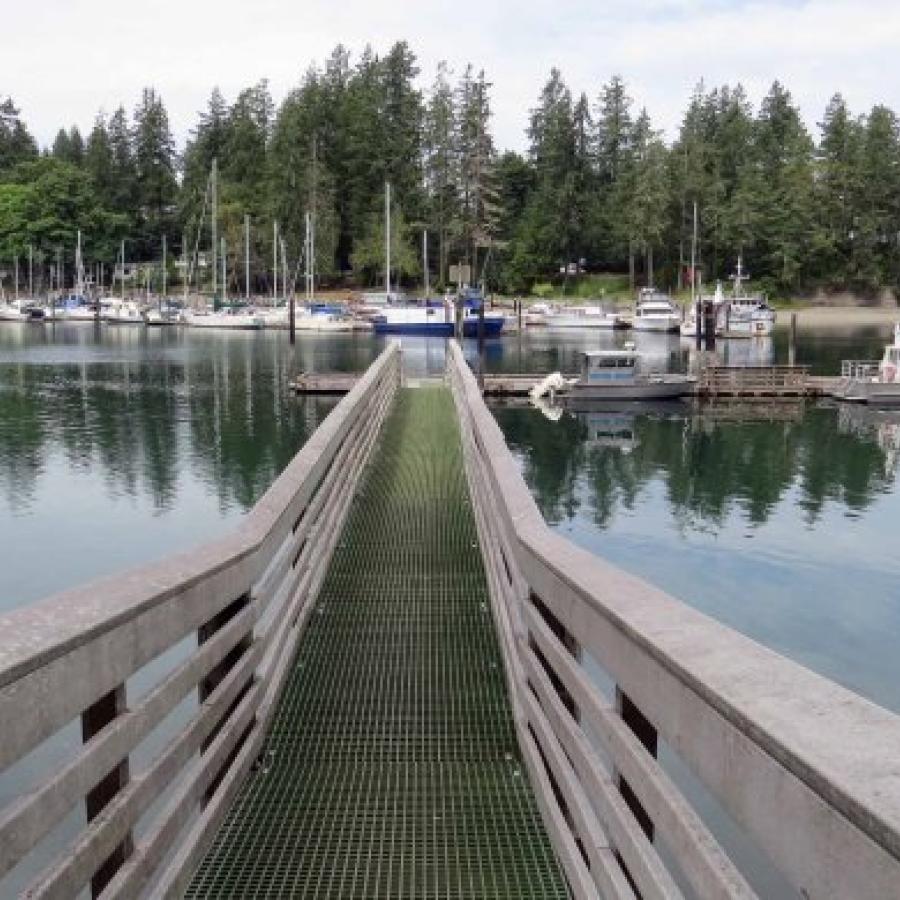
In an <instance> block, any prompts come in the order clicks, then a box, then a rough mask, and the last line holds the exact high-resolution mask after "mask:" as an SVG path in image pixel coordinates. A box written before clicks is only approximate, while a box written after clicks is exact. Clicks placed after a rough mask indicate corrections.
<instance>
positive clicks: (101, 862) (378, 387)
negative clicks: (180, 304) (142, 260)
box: [0, 344, 400, 897]
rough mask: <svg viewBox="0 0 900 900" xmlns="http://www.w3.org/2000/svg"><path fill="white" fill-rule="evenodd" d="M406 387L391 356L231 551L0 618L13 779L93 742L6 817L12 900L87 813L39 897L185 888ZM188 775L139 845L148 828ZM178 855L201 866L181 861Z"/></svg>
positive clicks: (227, 542) (268, 498) (8, 763)
mask: <svg viewBox="0 0 900 900" xmlns="http://www.w3.org/2000/svg"><path fill="white" fill-rule="evenodd" d="M399 379H400V365H399V347H398V346H397V345H395V344H391V345H390V346H389V347H388V348H387V349H386V350H385V351H384V352H383V353H382V354H381V355H380V356H379V358H378V359H377V360H376V361H375V362H374V363H373V364H372V366H371V367H370V368H369V370H368V371H367V372H366V373H365V375H363V376H362V377H361V378H360V379H359V381H358V382H357V383H356V384H355V386H354V387H353V389H352V390H351V391H350V393H348V394H347V395H346V396H345V397H344V398H343V399H342V400H341V401H340V403H338V404H337V406H336V407H335V408H334V409H333V410H332V412H331V413H330V414H329V416H328V417H327V418H326V419H325V420H324V422H323V423H322V424H321V425H320V426H319V428H318V429H317V430H316V432H315V433H314V434H313V435H312V436H311V437H310V439H309V440H308V441H307V443H306V444H305V445H304V447H303V448H302V449H301V450H300V452H299V453H298V454H297V455H296V456H295V457H294V459H293V460H292V461H291V463H290V464H289V465H288V466H287V468H286V469H285V470H284V472H283V473H282V474H281V475H280V476H279V477H278V478H277V479H276V480H275V482H274V483H273V484H272V485H271V486H270V488H269V489H268V490H267V491H266V492H265V494H264V495H263V496H262V497H261V498H260V500H259V501H258V502H257V503H256V504H255V506H254V507H253V509H252V510H251V511H250V512H249V513H248V514H247V516H246V517H245V519H244V521H243V522H242V524H241V525H240V527H239V528H237V529H236V530H235V531H234V532H233V533H231V534H230V535H228V536H226V537H224V538H222V539H221V540H217V541H215V542H212V543H210V544H207V545H205V546H202V547H199V548H197V549H195V550H192V551H190V552H187V553H183V554H180V555H178V556H175V557H171V558H169V559H167V560H164V561H162V562H160V563H156V564H153V565H148V566H142V567H140V568H138V569H134V570H132V571H130V572H127V573H124V574H122V575H116V576H112V577H109V578H104V579H101V580H98V581H96V582H94V583H92V584H90V585H86V586H84V587H79V588H75V589H73V590H70V591H66V592H64V593H62V594H59V595H57V596H55V597H51V598H48V599H47V600H44V601H42V602H40V603H37V604H35V605H33V606H29V607H25V608H23V609H20V610H16V611H13V612H11V613H8V614H6V615H4V616H0V734H2V736H3V737H2V740H0V774H5V775H7V776H9V774H10V773H14V772H15V766H16V763H17V761H18V760H20V759H22V758H23V757H24V756H25V755H26V754H28V753H29V751H31V750H32V749H33V748H35V747H37V746H38V745H40V744H41V743H42V742H43V741H45V740H47V739H53V737H54V735H55V734H56V732H58V731H59V730H60V729H62V728H64V727H65V726H66V725H67V724H68V723H69V722H71V721H72V720H73V719H77V718H79V717H81V718H82V720H83V722H84V737H85V742H84V744H83V745H82V746H81V747H80V748H78V749H77V750H75V751H73V753H72V755H71V756H70V757H69V758H68V759H67V760H66V761H65V762H64V763H63V764H62V765H61V766H59V767H57V768H56V769H55V770H54V771H51V772H48V773H46V774H45V775H44V776H43V777H42V779H41V780H40V781H39V783H38V784H37V785H36V787H34V788H33V789H32V790H31V791H30V792H29V793H26V794H24V795H22V796H19V797H17V798H15V799H14V800H13V801H12V802H10V803H8V804H7V805H6V806H4V807H2V808H0V894H2V893H4V881H3V877H4V875H6V874H7V873H10V871H11V870H15V867H17V866H18V864H19V862H20V861H21V860H23V858H24V857H25V856H26V854H28V853H29V851H31V850H32V849H33V848H34V847H35V846H36V845H38V844H39V843H40V842H41V841H42V840H43V839H44V837H45V836H46V835H47V834H48V833H49V832H50V831H51V830H52V829H53V827H54V826H55V825H56V824H57V823H58V822H59V821H60V820H61V819H63V818H64V817H65V816H66V815H67V814H68V812H69V811H70V810H71V809H72V808H73V807H74V806H76V805H77V804H79V803H81V802H82V801H83V800H86V801H87V813H88V822H87V824H86V826H84V827H82V828H81V830H80V831H79V833H78V834H77V835H76V837H75V840H74V842H73V843H71V844H69V845H68V846H66V847H64V848H56V852H55V856H53V857H52V858H51V860H50V862H49V863H48V865H47V866H46V867H45V868H44V869H43V870H42V871H41V872H40V873H39V874H38V875H37V876H36V877H35V878H34V879H33V880H31V881H30V883H29V888H28V889H29V895H30V896H34V897H57V896H58V897H68V896H75V895H76V894H78V893H79V892H80V891H81V889H82V888H83V887H84V885H86V884H87V883H88V882H90V884H91V885H92V890H93V893H94V895H95V896H96V895H98V894H99V893H101V892H103V895H104V897H106V896H121V897H132V896H136V894H137V893H138V889H139V888H140V887H141V886H142V885H145V884H147V883H148V882H149V880H150V879H151V878H152V879H153V880H154V881H155V882H156V883H158V884H163V883H172V884H176V883H179V880H180V879H184V878H185V877H186V875H185V873H186V871H187V870H186V869H185V868H184V865H188V864H190V862H191V861H192V860H193V859H195V858H196V856H197V855H198V854H199V853H201V852H202V848H203V847H204V846H205V845H206V842H207V841H208V840H209V837H210V835H211V833H212V830H213V829H214V827H215V825H216V824H217V822H218V821H219V820H220V819H221V817H222V815H223V814H224V811H225V809H226V807H227V801H228V799H229V798H230V797H231V796H232V795H233V790H234V786H235V785H236V784H239V783H240V780H241V779H242V778H243V776H244V775H245V774H246V771H247V769H248V768H249V766H250V764H252V762H253V760H254V758H255V755H256V754H257V753H258V750H259V746H260V743H261V740H262V736H263V735H264V733H265V728H266V725H267V723H268V718H269V716H270V715H271V711H272V709H273V708H274V702H275V699H276V698H277V696H278V693H279V691H280V689H281V685H282V682H283V679H284V676H285V674H286V672H287V661H288V660H289V659H290V658H291V656H292V650H293V647H294V645H295V643H296V640H297V638H298V636H299V632H300V630H301V629H302V626H303V623H304V621H305V616H306V615H307V614H308V611H309V609H310V607H311V605H312V601H313V600H314V599H315V596H316V593H317V591H318V588H319V585H320V584H321V580H322V578H323V577H324V572H325V570H326V567H327V565H328V562H329V560H330V557H331V551H332V549H333V547H334V546H335V543H336V541H337V539H338V536H339V534H340V530H341V528H342V525H343V521H344V517H345V515H346V512H347V509H348V508H349V504H350V501H351V499H352V495H353V490H354V487H355V485H356V483H357V481H358V478H359V475H360V473H361V471H362V469H363V467H364V465H365V463H366V460H367V458H368V455H369V452H370V450H371V448H372V446H373V444H374V441H375V440H376V439H377V435H378V431H379V429H380V426H381V423H382V422H383V420H384V418H385V416H386V415H387V412H388V409H389V407H390V405H391V403H392V400H393V397H394V394H395V391H396V388H397V385H398V384H399ZM192 634H196V635H197V636H198V642H197V645H196V647H195V648H194V649H184V650H183V651H182V653H181V656H180V657H179V659H178V660H177V661H176V663H175V664H174V667H171V668H170V670H169V671H168V672H165V673H162V674H158V675H157V676H156V683H155V684H154V685H152V686H151V687H150V688H149V689H148V690H147V691H146V692H145V693H144V694H143V695H142V696H140V697H139V698H138V699H137V700H136V701H134V702H132V703H131V705H130V706H129V698H128V697H127V685H128V680H129V679H130V678H131V677H132V676H134V675H135V674H136V673H137V672H138V671H139V670H143V669H144V667H146V666H147V665H148V664H151V663H153V661H154V660H155V659H156V658H157V657H159V656H160V654H162V653H165V652H166V651H169V650H171V649H172V648H174V647H176V645H179V643H180V642H182V641H183V640H184V639H185V638H186V637H189V636H190V635H192ZM170 665H171V664H170ZM198 691H199V696H198V698H197V699H198V701H199V702H198V703H197V704H196V706H195V708H194V709H193V711H192V712H191V715H190V716H189V717H188V720H187V722H185V723H184V724H183V725H181V726H180V730H179V731H177V732H176V733H174V734H172V735H170V737H169V740H168V741H167V742H165V744H164V746H163V747H162V748H161V749H159V750H157V751H156V753H155V755H154V756H153V758H152V760H151V761H150V762H149V764H148V767H147V768H146V769H145V770H144V771H143V772H141V773H139V774H137V775H136V776H133V775H131V773H130V769H129V765H128V760H129V757H130V756H131V754H132V753H134V751H135V750H137V749H139V748H141V747H142V745H143V742H144V740H145V739H146V738H147V737H148V735H150V734H151V732H153V730H154V729H155V728H156V727H157V726H158V725H160V724H161V723H162V722H163V720H164V719H165V718H166V717H167V716H168V715H169V714H170V713H171V712H172V711H173V710H175V709H176V708H177V707H179V705H180V704H182V703H183V702H184V701H185V700H186V699H187V698H189V697H191V696H192V695H195V694H197V693H198ZM112 697H115V698H117V699H116V701H115V702H112V701H111V700H110V699H109V698H112ZM111 770H112V771H113V772H115V773H118V774H117V777H116V778H115V779H114V780H110V778H109V777H108V773H110V771H111ZM180 775H186V776H187V777H186V778H184V779H183V780H182V782H181V787H180V788H179V790H178V791H176V792H175V793H174V794H173V795H172V796H171V797H170V799H169V802H168V803H166V804H165V805H164V806H163V808H162V810H156V812H155V818H154V820H153V823H152V824H151V828H150V830H149V832H148V833H147V834H145V836H144V837H142V838H141V839H140V840H139V841H138V842H137V843H135V841H134V839H133V829H134V827H135V825H136V824H137V822H138V820H139V819H141V818H142V816H144V815H145V813H146V812H147V811H148V810H149V809H150V807H151V805H152V804H153V802H154V801H155V800H157V799H158V798H159V796H160V795H161V794H163V793H165V792H166V791H167V790H169V786H170V785H172V784H173V783H174V782H175V780H176V779H177V778H178V777H179V776H180ZM198 808H202V809H203V814H202V816H201V820H202V822H203V823H204V827H203V828H199V827H198V825H197V823H196V818H197V816H196V814H197V810H198ZM185 829H190V830H189V831H188V832H187V833H185ZM179 838H181V839H182V840H181V842H179V843H180V846H182V847H185V846H187V847H189V849H190V853H189V854H188V855H187V856H186V857H185V856H184V855H183V854H178V853H176V854H175V855H174V856H172V854H171V852H170V851H171V850H172V848H173V847H174V846H175V843H176V841H178V840H179ZM169 857H172V858H171V859H170V858H169ZM13 874H14V873H13Z"/></svg>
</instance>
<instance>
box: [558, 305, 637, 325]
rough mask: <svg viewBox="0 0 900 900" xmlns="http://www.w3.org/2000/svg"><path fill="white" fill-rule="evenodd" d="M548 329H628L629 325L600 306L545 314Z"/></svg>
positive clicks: (563, 309)
mask: <svg viewBox="0 0 900 900" xmlns="http://www.w3.org/2000/svg"><path fill="white" fill-rule="evenodd" d="M544 320H545V321H544V324H545V325H546V326H547V327H548V328H578V329H583V328H604V329H617V328H627V327H628V323H627V322H626V321H625V319H623V318H622V316H620V315H619V314H618V313H614V312H606V311H605V310H604V309H603V308H602V307H600V306H563V307H560V308H559V309H550V311H549V312H548V313H545V314H544Z"/></svg>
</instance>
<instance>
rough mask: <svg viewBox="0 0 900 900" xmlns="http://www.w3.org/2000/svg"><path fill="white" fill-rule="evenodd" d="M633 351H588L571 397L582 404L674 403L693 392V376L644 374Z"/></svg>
mask: <svg viewBox="0 0 900 900" xmlns="http://www.w3.org/2000/svg"><path fill="white" fill-rule="evenodd" d="M640 363H641V356H640V354H639V353H638V352H637V351H636V350H634V349H633V348H630V347H627V348H625V349H622V350H589V351H587V352H585V353H582V355H581V372H580V374H579V377H578V379H577V380H576V381H575V383H574V384H573V385H572V386H571V390H570V391H569V393H568V395H567V396H569V397H571V399H572V400H573V401H576V402H577V401H583V400H671V399H676V398H678V397H683V396H684V395H685V394H688V393H690V392H691V391H692V389H693V385H694V381H695V378H694V377H693V376H692V375H673V374H662V373H658V372H647V373H643V372H641V364H640Z"/></svg>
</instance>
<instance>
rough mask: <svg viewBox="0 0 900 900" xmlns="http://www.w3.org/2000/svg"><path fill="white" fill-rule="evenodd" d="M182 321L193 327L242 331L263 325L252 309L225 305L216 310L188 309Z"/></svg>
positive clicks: (255, 328) (263, 322)
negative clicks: (223, 307)
mask: <svg viewBox="0 0 900 900" xmlns="http://www.w3.org/2000/svg"><path fill="white" fill-rule="evenodd" d="M183 319H184V323H185V324H186V325H190V326H191V327H193V328H228V329H237V330H243V331H257V330H259V329H260V328H263V327H264V326H265V320H264V318H263V317H262V316H260V315H259V314H258V313H256V312H255V310H252V309H242V308H240V307H226V308H225V309H220V310H216V311H210V310H188V311H187V312H185V313H184V316H183Z"/></svg>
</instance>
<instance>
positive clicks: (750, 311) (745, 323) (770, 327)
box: [713, 256, 775, 338]
mask: <svg viewBox="0 0 900 900" xmlns="http://www.w3.org/2000/svg"><path fill="white" fill-rule="evenodd" d="M749 277H750V276H749V275H747V274H746V273H745V272H744V268H743V261H742V259H741V257H740V256H738V261H737V269H736V271H735V273H734V275H732V276H731V280H732V281H733V282H734V290H733V293H732V296H731V297H728V298H726V297H725V296H724V294H723V292H722V290H721V285H719V286H717V288H716V295H715V296H714V298H713V303H714V304H718V305H717V307H716V309H717V316H716V322H717V333H718V335H719V336H720V337H730V338H751V337H769V336H770V335H771V334H772V332H773V331H774V330H775V310H774V309H772V308H771V307H770V306H769V304H768V302H767V300H766V296H765V294H759V293H757V294H745V293H744V290H743V283H744V282H745V281H746V280H747V279H748V278H749Z"/></svg>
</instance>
